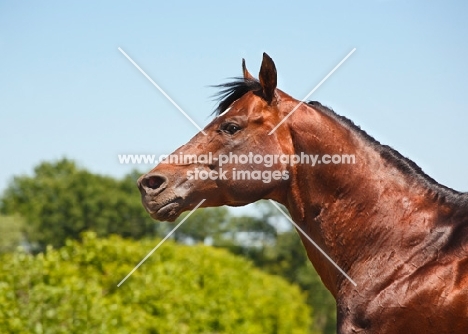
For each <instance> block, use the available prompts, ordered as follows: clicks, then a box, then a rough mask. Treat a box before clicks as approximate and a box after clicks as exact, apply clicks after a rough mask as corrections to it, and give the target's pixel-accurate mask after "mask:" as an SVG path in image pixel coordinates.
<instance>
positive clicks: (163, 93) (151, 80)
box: [118, 47, 206, 136]
mask: <svg viewBox="0 0 468 334" xmlns="http://www.w3.org/2000/svg"><path fill="white" fill-rule="evenodd" d="M118 50H119V51H120V52H121V53H122V54H123V55H124V56H125V58H127V59H128V60H129V61H130V62H131V63H132V64H133V65H134V66H135V67H136V68H137V69H138V70H139V71H140V72H141V73H142V74H143V75H144V76H145V77H146V79H148V80H149V81H150V82H151V83H152V84H153V85H154V87H156V88H157V89H158V90H159V91H160V92H161V94H162V95H164V96H165V97H166V99H168V100H169V101H170V102H171V103H172V104H173V105H174V107H176V108H177V109H178V110H179V111H180V112H181V113H182V114H183V115H184V116H185V117H186V118H187V119H188V120H189V121H190V122H191V123H192V124H193V125H195V127H196V128H197V129H198V130H199V131H201V133H203V134H204V135H205V136H206V133H205V131H203V130H202V128H200V127H199V126H198V124H197V123H195V121H194V120H193V119H192V118H191V117H190V116H189V115H187V113H186V112H185V111H183V110H182V108H181V107H179V105H178V104H177V103H175V101H174V100H173V99H171V97H170V96H169V95H167V94H166V92H165V91H164V90H163V89H162V88H161V87H159V85H158V84H157V83H156V82H154V81H153V79H151V78H150V76H149V75H148V74H146V72H145V71H143V70H142V69H141V67H140V66H138V65H137V63H135V62H134V61H133V59H132V58H130V56H129V55H127V54H126V53H125V51H124V50H122V49H121V48H120V47H118Z"/></svg>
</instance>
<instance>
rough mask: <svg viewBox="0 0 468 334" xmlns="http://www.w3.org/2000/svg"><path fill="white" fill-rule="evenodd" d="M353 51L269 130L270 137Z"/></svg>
mask: <svg viewBox="0 0 468 334" xmlns="http://www.w3.org/2000/svg"><path fill="white" fill-rule="evenodd" d="M354 51H356V48H354V49H352V50H351V52H349V53H348V54H347V55H346V57H344V58H343V60H341V61H340V62H339V63H338V65H336V66H335V67H334V68H333V70H331V71H330V73H328V74H327V76H326V77H325V78H323V79H322V81H320V82H319V83H318V84H317V86H315V87H314V89H312V90H311V91H310V92H309V94H307V95H306V96H305V97H304V98H303V99H302V100H301V102H299V103H298V104H297V105H296V106H295V107H294V108H293V110H291V111H290V112H289V114H287V115H286V117H284V118H283V119H282V120H281V122H279V123H278V124H277V125H276V126H275V127H274V128H273V130H271V131H270V132H269V133H268V135H271V134H272V133H273V132H275V131H276V129H278V127H279V126H280V125H281V124H283V122H284V121H286V120H287V119H288V117H289V116H291V115H292V113H293V112H295V111H296V110H297V108H299V107H300V106H301V104H303V103H304V101H305V100H307V99H308V98H309V96H311V95H312V94H313V92H315V91H316V90H317V89H318V88H319V87H320V86H321V85H322V84H323V83H324V82H325V81H326V80H327V79H328V78H329V77H330V75H332V74H333V72H335V71H336V70H337V69H338V68H339V67H340V66H341V65H342V64H343V63H344V62H345V61H346V59H348V58H349V57H350V56H351V55H352V54H353V53H354Z"/></svg>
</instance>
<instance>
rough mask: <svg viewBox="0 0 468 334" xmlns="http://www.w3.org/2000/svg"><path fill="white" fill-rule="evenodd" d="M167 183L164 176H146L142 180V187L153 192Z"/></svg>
mask: <svg viewBox="0 0 468 334" xmlns="http://www.w3.org/2000/svg"><path fill="white" fill-rule="evenodd" d="M166 181H167V178H166V177H165V176H162V175H158V174H157V175H155V174H153V175H151V174H149V175H147V176H145V178H144V179H143V182H142V183H143V187H145V188H149V189H153V190H157V189H159V188H160V187H161V186H162V185H163V184H164V183H165V182H166Z"/></svg>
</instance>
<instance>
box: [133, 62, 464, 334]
mask: <svg viewBox="0 0 468 334" xmlns="http://www.w3.org/2000/svg"><path fill="white" fill-rule="evenodd" d="M242 68H243V77H240V78H237V79H235V80H234V81H232V82H229V83H226V84H224V85H221V89H222V90H221V92H220V102H219V105H218V107H217V109H216V111H215V113H216V115H217V117H215V118H214V119H213V120H212V121H211V122H210V123H209V124H208V125H207V126H206V127H205V128H204V132H205V133H202V132H200V133H198V134H197V135H195V136H194V137H193V138H192V139H191V140H190V141H189V142H188V143H187V144H185V145H183V146H181V147H180V148H178V149H177V150H176V151H175V152H174V153H173V154H172V155H171V156H178V157H181V156H182V155H185V156H187V155H198V156H203V155H205V156H204V159H198V160H192V161H188V162H187V161H185V160H184V161H178V162H174V161H173V162H170V161H166V162H164V163H160V164H159V165H157V166H156V167H155V168H154V169H152V170H151V171H150V172H149V173H147V174H145V175H143V176H141V177H140V178H139V180H138V187H139V189H140V192H141V196H142V202H143V205H144V207H145V208H146V210H147V211H148V213H149V214H150V215H151V217H153V218H154V219H157V220H164V221H174V220H175V219H176V218H177V217H178V216H179V215H180V214H181V213H182V212H184V211H187V210H191V209H193V208H194V207H196V206H197V204H199V203H200V201H202V200H203V199H204V200H205V201H204V202H203V205H202V206H203V207H214V206H221V205H230V206H242V205H246V204H248V203H252V202H255V201H257V200H260V199H270V200H274V201H276V202H279V203H281V204H283V205H284V206H285V207H286V208H287V209H288V210H289V213H290V215H291V217H292V219H293V220H294V222H295V223H296V224H297V226H298V227H300V229H302V230H303V231H304V232H305V233H306V234H307V236H309V237H310V238H312V239H313V240H314V241H315V242H316V244H317V245H318V246H319V247H320V248H321V249H322V250H323V251H324V252H326V253H327V254H328V255H329V256H330V257H331V258H332V259H333V260H334V261H335V262H336V264H337V265H338V266H339V267H340V268H342V269H343V271H344V272H346V273H347V274H348V275H349V276H350V277H352V279H353V280H354V281H355V282H356V286H355V285H353V284H352V283H351V282H350V280H348V279H346V278H345V277H344V276H343V275H342V274H341V273H340V271H339V270H337V268H336V267H335V266H333V265H332V264H331V263H330V262H329V261H327V260H326V259H325V258H324V257H323V255H322V254H321V253H320V252H319V251H318V249H317V248H316V247H314V246H313V245H312V244H311V243H310V242H309V240H308V239H307V238H306V237H304V235H302V234H300V236H301V239H302V242H303V244H304V246H305V249H306V251H307V255H308V257H309V259H310V261H311V262H312V264H313V266H314V267H315V269H316V270H317V272H318V274H319V275H320V277H321V279H322V281H323V283H324V284H325V286H326V287H327V288H328V290H330V292H331V293H332V294H333V296H334V297H335V299H336V304H337V332H338V333H463V334H466V333H468V193H460V192H457V191H455V190H453V189H450V188H448V187H445V186H443V185H441V184H439V183H437V182H436V181H435V180H433V179H432V178H431V177H429V176H428V175H426V174H425V173H424V172H423V171H422V170H421V169H420V168H419V167H418V166H417V165H416V164H415V163H414V162H412V161H411V160H409V159H407V158H405V157H403V156H402V155H401V154H400V153H398V152H397V151H396V150H394V149H392V148H391V147H389V146H385V145H381V144H380V143H379V142H378V141H376V140H375V139H373V138H372V137H371V136H369V135H368V134H366V132H364V131H363V130H361V129H360V128H359V127H358V126H356V125H354V123H352V122H351V121H350V120H348V119H346V118H345V117H342V116H339V115H337V114H336V113H335V112H334V111H332V110H331V109H329V108H327V107H325V106H323V105H321V104H320V103H318V102H309V103H302V102H300V101H298V100H296V99H294V98H293V97H291V96H289V95H288V94H286V93H284V92H283V91H281V90H280V89H278V88H277V87H276V86H277V73H276V67H275V64H274V62H273V60H272V59H271V58H270V57H269V56H268V55H267V54H263V61H262V64H261V68H260V73H259V79H258V80H256V79H255V78H254V77H253V76H252V75H251V74H250V73H249V71H248V70H247V69H246V67H245V62H244V60H243V62H242ZM295 108H296V109H295ZM293 109H295V111H294V112H293V113H292V114H290V112H291V111H292V110H293ZM280 122H282V124H281V125H280V126H278V127H277V125H278V124H280ZM275 127H277V129H275ZM273 130H275V131H273ZM208 153H209V154H210V158H212V159H207V158H206V156H207V155H208ZM343 154H347V155H349V156H351V155H352V156H353V157H354V160H355V161H354V163H326V162H327V161H328V162H330V157H334V156H336V155H343ZM235 155H236V156H237V157H238V159H235ZM300 155H303V156H306V155H311V156H312V155H315V156H318V157H322V158H325V157H326V156H328V159H327V160H324V159H322V160H319V162H318V163H317V164H315V165H312V164H311V163H310V161H309V162H307V163H303V162H299V163H291V161H287V160H285V159H269V161H270V162H269V163H268V164H266V163H263V164H262V163H256V162H255V161H254V160H252V157H254V158H255V157H257V156H259V157H265V160H264V161H266V157H267V156H268V157H273V156H280V157H281V156H290V157H292V156H300ZM226 156H227V157H229V158H230V159H224V158H225V157H226ZM241 156H243V157H244V159H243V161H244V162H243V163H241V161H240V157H241ZM249 157H250V159H249ZM227 160H229V161H227ZM291 160H292V159H291ZM335 160H336V159H335ZM295 162H297V161H295ZM320 162H323V163H320ZM336 162H338V160H336ZM239 171H243V172H244V174H243V177H238V176H239V175H237V174H236V173H237V172H239ZM254 172H256V174H255V173H254ZM275 172H276V174H275ZM248 173H251V174H248ZM268 175H269V176H270V177H269V178H265V176H268ZM195 176H197V177H195ZM213 176H216V177H213ZM236 176H237V177H236ZM255 176H256V177H255ZM258 176H261V177H258Z"/></svg>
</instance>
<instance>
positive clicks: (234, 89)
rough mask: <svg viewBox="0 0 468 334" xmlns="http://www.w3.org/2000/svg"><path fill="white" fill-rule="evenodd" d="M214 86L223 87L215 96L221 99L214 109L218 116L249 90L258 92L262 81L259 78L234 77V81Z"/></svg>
mask: <svg viewBox="0 0 468 334" xmlns="http://www.w3.org/2000/svg"><path fill="white" fill-rule="evenodd" d="M214 87H216V88H220V89H221V90H220V91H219V93H217V94H215V97H216V98H217V99H218V101H219V102H218V106H217V107H216V109H215V110H214V111H213V114H214V115H216V116H218V115H220V114H222V113H223V112H224V111H226V109H227V108H228V107H229V106H230V105H231V104H232V103H233V102H234V101H236V100H238V99H240V98H241V97H242V96H244V95H245V94H247V93H248V92H256V91H260V90H261V89H262V86H261V85H260V82H258V81H257V80H254V79H244V78H234V81H231V82H227V83H225V84H221V85H216V86H214Z"/></svg>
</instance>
